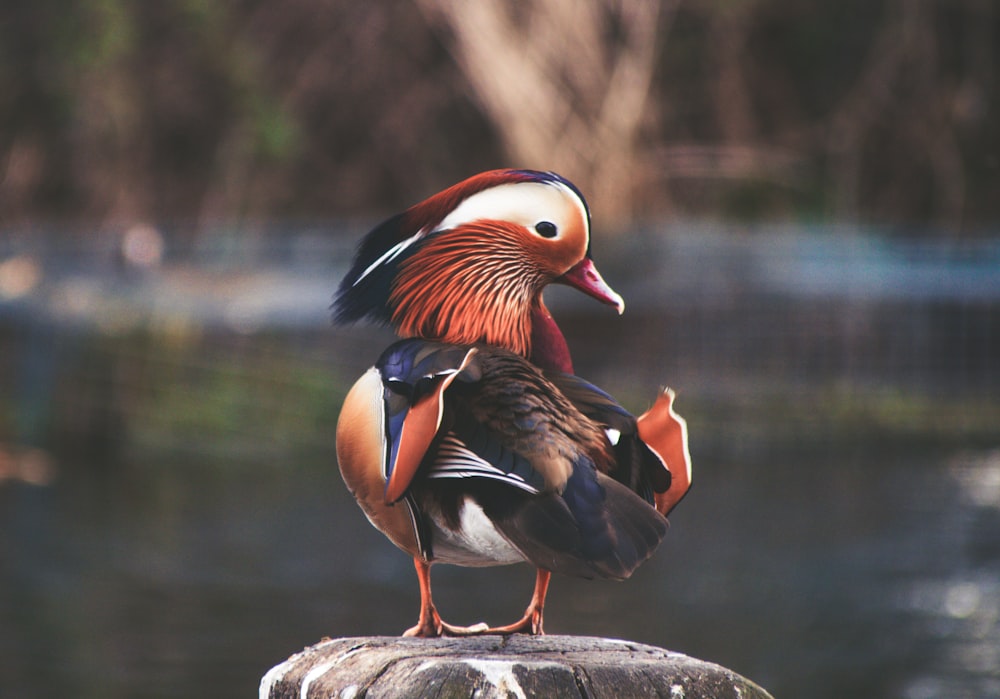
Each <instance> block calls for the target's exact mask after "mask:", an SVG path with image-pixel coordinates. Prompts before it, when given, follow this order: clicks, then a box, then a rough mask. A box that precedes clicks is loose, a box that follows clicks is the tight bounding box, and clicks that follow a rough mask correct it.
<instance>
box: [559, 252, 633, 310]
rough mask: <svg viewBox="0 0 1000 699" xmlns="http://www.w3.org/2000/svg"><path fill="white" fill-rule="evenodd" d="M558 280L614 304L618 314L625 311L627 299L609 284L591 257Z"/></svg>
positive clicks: (599, 299) (604, 301) (603, 301)
mask: <svg viewBox="0 0 1000 699" xmlns="http://www.w3.org/2000/svg"><path fill="white" fill-rule="evenodd" d="M556 282H558V283H560V284H566V285H568V286H572V287H573V288H575V289H579V290H580V291H582V292H583V293H585V294H586V295H587V296H591V297H593V298H595V299H597V300H598V301H600V302H601V303H606V304H608V305H609V306H614V307H615V308H616V309H618V315H621V314H622V313H624V312H625V299H623V298H622V297H621V296H619V295H618V293H617V292H616V291H615V290H614V289H612V288H611V287H610V286H608V283H607V282H606V281H604V278H603V277H601V273H600V272H598V271H597V267H595V266H594V261H593V260H591V259H590V258H589V257H585V258H584V259H582V260H581V261H580V262H578V263H577V264H576V265H574V266H573V268H572V269H570V270H569V271H568V272H566V274H564V275H562V276H561V277H559V278H558V279H556Z"/></svg>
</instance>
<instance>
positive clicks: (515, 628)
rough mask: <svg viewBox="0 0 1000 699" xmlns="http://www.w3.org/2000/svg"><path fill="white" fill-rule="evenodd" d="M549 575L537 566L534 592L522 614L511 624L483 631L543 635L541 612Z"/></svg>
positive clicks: (547, 588)
mask: <svg viewBox="0 0 1000 699" xmlns="http://www.w3.org/2000/svg"><path fill="white" fill-rule="evenodd" d="M551 577H552V573H550V572H549V571H547V570H545V569H544V568H539V569H538V572H537V574H536V575H535V592H534V594H533V595H532V596H531V603H530V604H529V605H528V608H527V609H526V610H525V612H524V616H523V617H521V618H520V619H519V620H518V621H515V622H514V623H513V624H509V625H507V626H498V627H496V628H492V629H487V630H486V631H484V632H483V633H501V634H508V633H527V634H531V635H532V636H544V635H545V631H544V630H543V629H542V612H543V611H544V610H545V595H546V594H547V593H548V591H549V579H550V578H551Z"/></svg>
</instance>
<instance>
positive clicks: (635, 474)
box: [547, 372, 691, 515]
mask: <svg viewBox="0 0 1000 699" xmlns="http://www.w3.org/2000/svg"><path fill="white" fill-rule="evenodd" d="M547 377H548V378H549V380H550V381H552V383H554V384H555V385H556V386H557V387H558V388H559V390H560V391H561V392H562V393H563V395H565V396H566V397H567V398H568V399H569V400H570V401H571V402H572V403H573V405H574V406H576V408H577V409H579V410H580V412H582V413H583V414H584V415H586V416H587V417H588V418H590V419H591V420H593V421H594V422H596V423H598V424H600V425H603V426H604V429H605V431H606V433H607V435H608V439H609V441H610V442H611V444H612V445H613V446H614V452H615V465H614V467H613V469H612V470H611V472H610V474H609V475H611V476H612V477H613V478H614V479H615V480H617V481H618V482H620V483H622V484H624V485H626V486H628V487H629V488H630V489H631V490H633V491H634V492H636V493H638V494H639V495H640V496H641V497H642V498H643V499H644V500H646V501H647V502H648V503H650V504H655V506H656V509H657V510H659V511H660V513H661V514H663V515H666V514H667V513H669V512H670V510H672V509H673V507H674V506H675V505H676V504H677V503H678V502H680V500H681V498H683V497H684V495H685V494H686V493H687V491H688V489H689V488H690V486H691V454H690V451H689V449H688V435H687V422H686V421H685V420H684V418H682V417H681V416H680V415H678V414H677V412H676V411H674V408H673V402H674V399H675V394H674V391H673V390H671V389H669V388H665V389H663V391H662V392H661V393H660V395H659V396H658V398H657V400H656V403H654V405H653V407H652V408H650V409H649V410H648V411H646V412H645V413H643V414H642V415H641V416H640V417H638V418H636V417H635V416H634V415H632V414H631V413H630V412H629V411H627V410H626V409H625V408H623V407H622V406H621V405H619V403H618V401H616V400H615V399H614V398H612V397H611V396H610V395H609V394H608V393H606V392H605V391H603V390H601V389H600V388H598V387H597V386H595V385H594V384H592V383H590V382H589V381H586V380H585V379H582V378H580V377H579V376H574V375H572V374H565V373H561V372H551V373H548V374H547Z"/></svg>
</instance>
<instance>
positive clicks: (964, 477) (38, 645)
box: [0, 432, 1000, 699]
mask: <svg viewBox="0 0 1000 699" xmlns="http://www.w3.org/2000/svg"><path fill="white" fill-rule="evenodd" d="M694 434H695V435H697V434H698V433H697V432H695V433H694ZM692 447H693V450H694V452H695V454H696V456H700V458H698V461H697V467H698V470H697V484H696V487H695V488H694V490H693V491H692V492H691V494H690V496H689V498H688V499H687V500H685V502H684V503H683V504H682V506H680V507H679V508H678V510H677V511H676V513H675V516H674V517H673V518H672V524H673V526H672V528H671V531H670V533H669V536H668V539H667V540H666V542H665V544H664V545H663V546H662V548H661V549H660V551H659V552H658V554H657V555H656V557H655V558H654V559H653V560H652V561H651V562H650V563H648V564H647V565H645V566H644V567H643V568H641V569H640V570H639V571H638V573H637V574H636V575H635V576H634V577H633V579H631V580H629V581H626V582H624V583H604V582H593V581H579V580H571V579H565V578H557V579H555V580H554V583H553V587H552V594H551V598H550V606H549V609H548V611H547V618H546V624H547V628H548V630H549V631H551V632H557V633H579V634H592V635H602V636H611V637H621V638H628V639H633V640H637V641H642V642H648V643H653V644H657V645H661V646H665V647H668V648H671V649H674V650H679V651H683V652H686V653H689V654H692V655H695V656H699V657H702V658H707V659H710V660H713V661H715V662H719V663H722V664H724V665H727V666H729V667H731V668H733V669H735V670H737V671H739V672H741V673H744V674H746V675H747V676H749V677H751V678H753V679H755V680H756V681H758V682H760V683H762V684H763V685H764V686H766V687H768V688H769V689H770V690H771V691H772V692H773V693H774V694H775V695H776V696H788V697H792V696H809V697H816V698H817V699H823V698H824V697H830V698H833V697H843V696H859V697H861V696H863V697H906V698H908V699H922V698H924V697H944V696H947V697H986V696H996V695H997V694H998V693H1000V655H998V650H997V649H998V648H1000V625H998V619H997V617H998V612H1000V582H998V581H1000V538H998V534H1000V528H998V527H1000V451H996V450H994V451H975V450H972V451H967V450H958V451H955V450H950V449H945V450H940V451H939V450H934V451H932V452H930V453H928V452H926V451H911V450H909V449H907V448H906V447H905V445H893V444H884V445H882V448H880V449H876V450H869V449H865V450H860V449H851V448H850V447H849V446H848V445H839V446H838V448H836V449H833V450H831V449H828V448H824V449H822V450H819V451H810V450H805V451H794V452H786V453H780V454H776V455H767V456H765V455H763V454H760V453H758V454H755V455H754V456H752V457H751V458H746V459H738V460H735V459H732V458H730V457H726V456H724V455H718V454H716V455H713V451H714V450H713V449H712V448H711V446H710V445H706V444H705V443H704V441H703V439H701V438H697V437H696V438H695V440H694V442H693V445H692ZM86 467H87V464H75V465H73V470H72V471H71V472H70V473H68V474H67V476H66V477H65V478H63V479H61V480H60V481H58V483H57V484H56V485H54V486H51V487H38V486H30V485H23V484H19V485H12V484H8V485H7V486H6V487H4V488H3V489H2V490H0V517H2V519H0V525H2V529H0V552H2V556H0V561H2V563H0V583H2V586H0V628H2V629H3V631H2V633H0V695H2V696H10V697H55V696H67V695H72V696H79V697H192V696H205V697H209V696H212V697H222V696H232V697H237V696H252V695H253V691H254V689H255V686H256V683H257V680H258V678H259V677H260V675H261V674H263V672H264V671H265V670H266V669H267V668H268V667H269V666H270V665H271V664H274V663H276V662H278V661H280V660H281V659H283V658H284V657H285V656H286V655H288V654H290V653H291V652H294V651H296V650H298V649H300V648H301V647H302V646H304V645H306V644H309V643H312V642H315V641H318V640H319V639H320V638H322V637H324V636H341V635H364V634H396V633H399V632H401V631H402V629H404V628H406V627H407V626H409V625H410V624H411V623H413V622H414V620H415V615H416V611H417V602H418V597H417V586H416V580H415V577H414V575H413V572H412V568H411V563H410V561H409V560H408V559H407V557H406V556H405V555H403V554H402V553H400V552H398V551H396V550H395V549H394V548H393V547H392V546H391V545H390V544H389V543H388V542H387V541H386V540H385V539H383V538H382V537H381V535H379V534H378V533H376V532H375V531H374V530H372V529H371V528H370V527H369V526H368V525H367V523H366V522H365V521H364V519H363V517H362V515H361V513H360V511H359V510H358V509H357V508H356V507H355V505H354V504H353V502H351V501H350V499H349V497H348V496H347V495H346V493H345V490H344V488H343V486H342V484H341V483H340V482H339V477H338V475H337V474H336V470H335V468H334V467H333V464H332V454H326V455H320V454H317V455H316V458H315V459H314V460H313V461H312V462H309V463H306V462H300V463H295V464H286V465H283V466H282V467H280V468H279V467H275V468H269V469H268V468H256V469H252V470H249V471H248V470H246V469H236V468H217V467H212V465H211V464H201V463H197V462H192V461H187V460H185V461H180V462H162V463H145V464H128V465H126V466H124V467H123V469H122V470H121V471H120V472H117V473H114V474H109V475H108V476H107V477H105V478H103V479H95V478H94V477H93V475H92V471H91V470H90V469H87V468H86ZM434 572H435V591H436V595H437V598H438V602H439V604H440V607H441V609H442V613H443V614H444V615H445V616H446V618H449V619H451V620H452V621H454V622H456V623H471V622H474V621H478V620H481V619H486V620H488V621H490V622H493V623H500V622H507V621H510V620H512V619H513V618H515V617H516V616H517V615H518V614H519V613H520V611H521V609H522V607H523V605H524V604H526V603H527V599H528V597H529V595H530V588H531V584H532V574H531V571H530V570H529V569H528V568H527V567H525V566H514V567H511V568H501V569H493V570H464V569H455V568H448V567H437V568H436V569H435V571H434Z"/></svg>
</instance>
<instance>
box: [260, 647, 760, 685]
mask: <svg viewBox="0 0 1000 699" xmlns="http://www.w3.org/2000/svg"><path fill="white" fill-rule="evenodd" d="M320 697H322V698H323V699H328V698H329V699H334V698H336V699H361V698H362V697H365V698H367V699H374V698H376V697H379V698H390V697H438V698H440V699H445V698H447V697H476V699H488V698H491V697H518V698H520V699H528V698H529V697H580V698H584V699H599V698H603V697H662V698H663V699H708V698H709V697H711V698H712V699H770V694H768V693H767V692H766V691H765V690H763V689H761V688H760V687H758V686H757V685H756V684H754V683H753V682H751V681H749V680H747V679H746V678H744V677H741V676H740V675H737V674H736V673H734V672H732V671H731V670H727V669H726V668H724V667H721V666H719V665H715V664H713V663H708V662H705V661H703V660H697V659H695V658H690V657H688V656H686V655H683V654H681V653H674V652H672V651H668V650H664V649H662V648H657V647H655V646H647V645H643V644H641V643H631V642H629V641H617V640H611V639H606V638H589V637H581V636H522V635H513V636H481V637H472V638H440V639H420V638H396V637H384V636H376V637H361V638H339V639H334V640H326V641H322V642H321V643H318V644H316V645H314V646H311V647H309V648H306V649H305V650H303V651H302V652H301V653H297V654H296V655H293V656H292V657H291V658H289V659H288V660H287V661H285V662H284V663H281V664H280V665H277V666H275V667H274V668H272V669H271V670H270V671H269V672H268V673H267V674H266V675H265V676H264V678H263V679H262V680H261V683H260V699H292V698H294V699H300V698H302V699H319V698H320Z"/></svg>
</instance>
